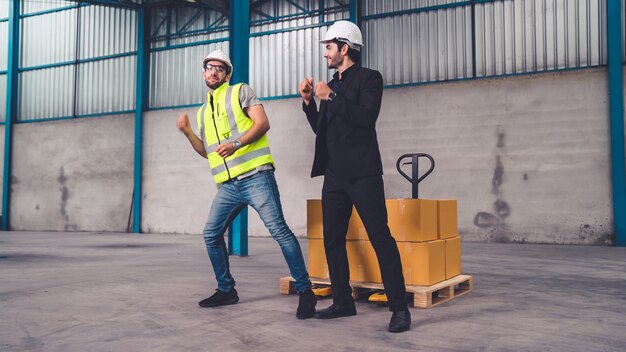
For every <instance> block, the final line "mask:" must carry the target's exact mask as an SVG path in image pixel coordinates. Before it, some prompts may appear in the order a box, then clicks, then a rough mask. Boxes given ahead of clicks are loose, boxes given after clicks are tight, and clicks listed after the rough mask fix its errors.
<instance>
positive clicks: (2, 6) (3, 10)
mask: <svg viewBox="0 0 626 352" xmlns="http://www.w3.org/2000/svg"><path fill="white" fill-rule="evenodd" d="M10 3H11V2H10V1H0V18H9V4H10Z"/></svg>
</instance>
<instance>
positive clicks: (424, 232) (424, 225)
mask: <svg viewBox="0 0 626 352" xmlns="http://www.w3.org/2000/svg"><path fill="white" fill-rule="evenodd" d="M387 214H388V216H389V220H388V224H389V229H390V230H391V235H392V236H393V238H395V239H396V241H398V242H425V241H432V240H436V239H437V201H436V200H433V199H387Z"/></svg>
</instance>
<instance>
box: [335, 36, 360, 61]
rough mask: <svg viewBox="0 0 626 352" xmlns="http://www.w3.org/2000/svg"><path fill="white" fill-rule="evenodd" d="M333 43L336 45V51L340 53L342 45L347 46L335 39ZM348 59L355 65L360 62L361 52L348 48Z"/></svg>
mask: <svg viewBox="0 0 626 352" xmlns="http://www.w3.org/2000/svg"><path fill="white" fill-rule="evenodd" d="M333 43H335V44H337V50H338V51H341V49H342V48H343V46H344V45H348V43H346V42H342V41H339V40H337V39H334V40H333ZM348 57H349V58H350V60H352V62H354V63H355V64H357V63H359V61H360V60H361V52H360V51H358V50H356V49H352V48H350V46H348Z"/></svg>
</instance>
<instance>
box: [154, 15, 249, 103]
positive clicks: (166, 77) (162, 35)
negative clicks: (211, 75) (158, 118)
mask: <svg viewBox="0 0 626 352" xmlns="http://www.w3.org/2000/svg"><path fill="white" fill-rule="evenodd" d="M151 25H152V30H151V33H150V35H151V36H152V43H151V47H152V49H153V50H156V51H154V52H152V53H151V54H150V85H149V90H150V97H149V105H150V108H162V107H168V106H178V105H188V104H198V103H201V102H203V101H204V100H205V98H206V92H207V88H206V85H205V84H204V80H203V78H202V59H203V58H204V57H205V56H206V55H207V54H209V53H210V52H211V51H213V50H216V49H221V50H223V51H224V52H226V53H228V52H229V43H228V37H229V32H228V30H226V29H224V28H223V27H224V26H228V19H227V18H226V17H224V16H223V15H222V14H220V13H219V12H217V11H214V10H204V9H198V8H158V9H155V11H153V13H152V17H151ZM168 33H169V34H170V36H168ZM206 41H212V42H210V43H204V44H198V45H193V43H197V42H206ZM177 45H189V46H184V47H173V46H177ZM170 47H171V48H170ZM235 69H237V68H235Z"/></svg>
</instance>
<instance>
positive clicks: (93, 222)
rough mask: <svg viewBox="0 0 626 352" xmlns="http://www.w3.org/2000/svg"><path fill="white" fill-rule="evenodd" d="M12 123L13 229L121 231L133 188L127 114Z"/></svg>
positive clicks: (131, 120) (130, 128) (130, 120)
mask: <svg viewBox="0 0 626 352" xmlns="http://www.w3.org/2000/svg"><path fill="white" fill-rule="evenodd" d="M13 128H14V130H13V132H14V135H13V177H12V185H11V187H12V188H11V189H12V192H11V219H10V220H11V228H12V229H14V230H52V231H126V228H127V224H128V216H129V212H130V209H131V200H132V192H133V136H134V118H133V117H132V116H129V115H125V116H111V117H98V118H83V119H76V120H59V121H50V122H39V123H26V124H17V125H14V127H13Z"/></svg>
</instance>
